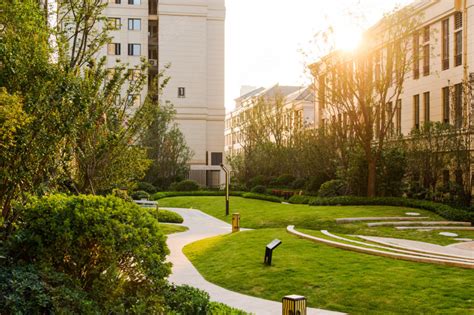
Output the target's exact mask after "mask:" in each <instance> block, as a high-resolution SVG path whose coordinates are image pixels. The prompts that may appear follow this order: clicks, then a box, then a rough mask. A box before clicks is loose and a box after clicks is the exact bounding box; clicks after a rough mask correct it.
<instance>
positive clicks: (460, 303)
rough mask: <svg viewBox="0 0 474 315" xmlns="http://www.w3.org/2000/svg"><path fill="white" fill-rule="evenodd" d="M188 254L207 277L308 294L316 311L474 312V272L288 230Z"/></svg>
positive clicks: (209, 242) (213, 243) (277, 294)
mask: <svg viewBox="0 0 474 315" xmlns="http://www.w3.org/2000/svg"><path fill="white" fill-rule="evenodd" d="M274 238H278V239H280V240H282V245H281V246H279V247H278V248H277V249H276V250H275V252H274V255H273V266H272V267H267V266H264V265H263V248H264V247H265V245H266V244H267V243H268V242H270V241H271V240H272V239H274ZM184 252H185V254H186V255H187V256H188V257H189V258H190V259H191V261H192V262H193V264H194V265H195V266H196V267H197V268H198V270H199V271H200V272H201V274H203V275H204V277H205V278H206V279H207V280H209V281H211V282H213V283H216V284H218V285H220V286H223V287H226V288H228V289H230V290H233V291H237V292H242V293H245V294H250V295H254V296H258V297H262V298H266V299H272V300H275V301H280V300H281V297H282V296H284V295H287V294H301V295H304V296H306V297H307V298H308V304H309V306H311V307H318V308H325V309H331V310H336V311H342V312H348V313H351V314H367V313H377V314H388V313H404V314H471V313H472V312H474V298H473V294H472V293H473V292H474V282H473V281H472V279H473V278H474V271H473V270H468V269H461V268H455V267H445V266H440V265H433V264H425V263H414V262H407V261H401V260H395V259H388V258H384V257H377V256H371V255H366V254H360V253H354V252H350V251H345V250H341V249H337V248H332V247H329V246H326V245H324V244H316V243H312V242H309V241H306V240H302V239H299V238H296V237H294V236H292V235H289V234H288V233H287V232H286V231H285V230H284V229H259V230H253V231H246V232H240V233H237V234H229V235H225V236H219V237H215V238H211V239H206V240H202V241H199V242H196V243H193V244H190V245H188V246H186V247H185V249H184ZM211 257H212V258H211ZM215 257H226V258H225V259H215Z"/></svg>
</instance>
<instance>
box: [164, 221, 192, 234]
mask: <svg viewBox="0 0 474 315" xmlns="http://www.w3.org/2000/svg"><path fill="white" fill-rule="evenodd" d="M160 229H161V231H162V232H163V233H164V234H173V233H179V232H184V231H187V230H188V228H187V227H185V226H181V225H176V224H166V223H160Z"/></svg>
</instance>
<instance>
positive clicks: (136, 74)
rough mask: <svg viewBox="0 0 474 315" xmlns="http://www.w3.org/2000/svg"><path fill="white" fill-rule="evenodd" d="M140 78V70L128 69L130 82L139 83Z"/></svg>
mask: <svg viewBox="0 0 474 315" xmlns="http://www.w3.org/2000/svg"><path fill="white" fill-rule="evenodd" d="M140 76H141V71H140V69H128V80H130V81H137V80H138V79H140Z"/></svg>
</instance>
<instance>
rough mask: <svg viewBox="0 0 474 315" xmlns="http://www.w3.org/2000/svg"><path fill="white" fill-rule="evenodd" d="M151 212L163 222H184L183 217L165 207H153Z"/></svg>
mask: <svg viewBox="0 0 474 315" xmlns="http://www.w3.org/2000/svg"><path fill="white" fill-rule="evenodd" d="M150 213H151V214H152V215H153V216H154V217H155V218H156V219H157V220H158V222H162V223H183V217H182V216H181V215H179V214H178V213H176V212H173V211H169V210H164V209H152V210H150Z"/></svg>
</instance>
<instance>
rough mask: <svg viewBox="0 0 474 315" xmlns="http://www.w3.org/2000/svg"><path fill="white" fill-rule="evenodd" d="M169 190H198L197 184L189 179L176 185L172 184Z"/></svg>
mask: <svg viewBox="0 0 474 315" xmlns="http://www.w3.org/2000/svg"><path fill="white" fill-rule="evenodd" d="M170 188H171V189H172V190H174V191H197V190H199V184H198V183H197V182H196V181H194V180H191V179H185V180H183V181H180V182H178V183H172V184H171V186H170Z"/></svg>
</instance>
